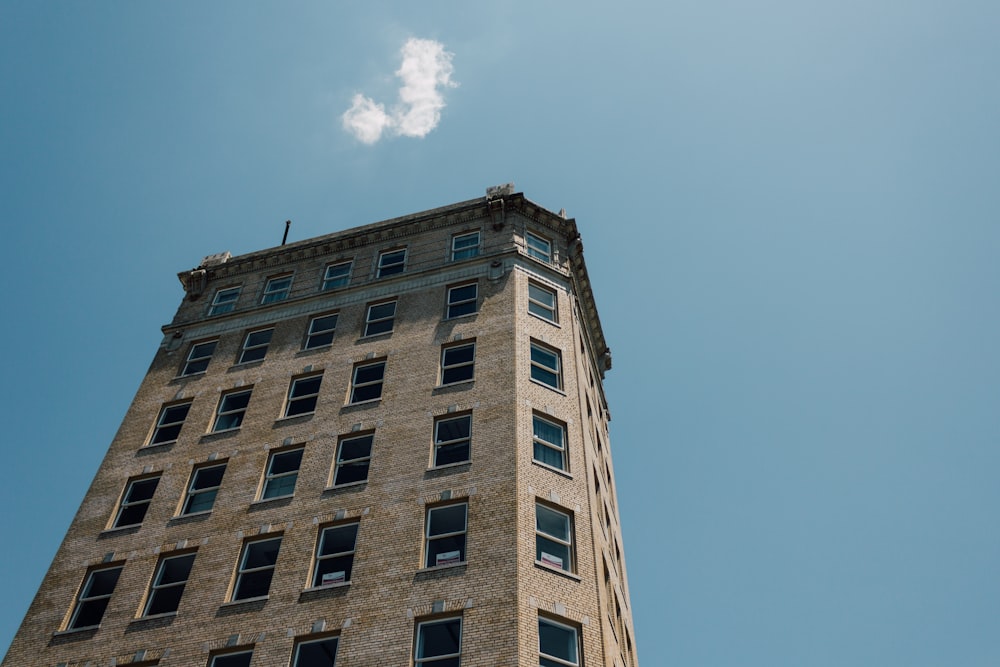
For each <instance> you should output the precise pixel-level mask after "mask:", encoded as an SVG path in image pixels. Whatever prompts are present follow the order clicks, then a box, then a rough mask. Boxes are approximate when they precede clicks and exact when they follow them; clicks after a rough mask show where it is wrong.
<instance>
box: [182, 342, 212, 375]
mask: <svg viewBox="0 0 1000 667" xmlns="http://www.w3.org/2000/svg"><path fill="white" fill-rule="evenodd" d="M218 344H219V341H217V340H210V341H206V342H204V343H194V344H193V345H192V346H191V349H190V350H189V351H188V356H187V361H185V362H184V370H182V371H181V375H197V374H198V373H204V372H205V369H206V368H208V362H209V361H211V360H212V354H213V353H214V352H215V346H216V345H218Z"/></svg>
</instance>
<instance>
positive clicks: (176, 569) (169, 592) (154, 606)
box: [145, 554, 194, 616]
mask: <svg viewBox="0 0 1000 667" xmlns="http://www.w3.org/2000/svg"><path fill="white" fill-rule="evenodd" d="M192 565H194V554H184V555H183V556H175V557H173V558H164V559H163V560H161V561H160V566H159V567H158V568H157V570H156V575H155V576H154V577H153V585H152V588H151V589H150V591H149V602H148V603H147V604H146V614H145V615H146V616H153V615H154V614H166V613H169V612H172V611H177V607H178V606H180V602H181V596H182V595H183V594H184V586H185V585H187V580H188V577H189V576H190V574H191V566H192Z"/></svg>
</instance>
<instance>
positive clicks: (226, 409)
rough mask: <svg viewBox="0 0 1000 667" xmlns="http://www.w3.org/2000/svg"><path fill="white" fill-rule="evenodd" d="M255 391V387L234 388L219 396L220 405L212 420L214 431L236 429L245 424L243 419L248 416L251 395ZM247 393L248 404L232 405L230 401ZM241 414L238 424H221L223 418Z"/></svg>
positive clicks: (221, 431)
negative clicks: (229, 403)
mask: <svg viewBox="0 0 1000 667" xmlns="http://www.w3.org/2000/svg"><path fill="white" fill-rule="evenodd" d="M252 393H253V388H250V389H242V388H241V389H234V390H233V391H227V392H224V393H223V394H222V395H221V396H219V405H218V407H217V408H216V409H215V419H214V420H213V421H212V433H223V432H225V431H235V430H236V429H238V428H241V427H242V426H243V420H244V419H245V418H246V416H247V408H249V407H250V395H251V394H252ZM244 395H246V397H247V400H246V405H243V406H242V407H240V406H239V405H238V404H237V407H230V406H229V405H228V401H229V400H230V399H233V398H236V397H242V396H244ZM236 415H239V417H238V421H237V424H236V425H235V426H221V424H222V421H223V419H226V420H228V419H231V418H233V417H235V416H236Z"/></svg>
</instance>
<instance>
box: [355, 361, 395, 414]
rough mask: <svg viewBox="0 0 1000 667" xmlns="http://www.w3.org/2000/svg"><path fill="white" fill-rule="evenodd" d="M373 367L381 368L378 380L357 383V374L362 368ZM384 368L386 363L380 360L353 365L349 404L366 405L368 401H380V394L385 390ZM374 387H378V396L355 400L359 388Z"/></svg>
mask: <svg viewBox="0 0 1000 667" xmlns="http://www.w3.org/2000/svg"><path fill="white" fill-rule="evenodd" d="M375 366H381V367H382V376H381V377H380V378H379V379H378V380H367V381H365V382H360V383H359V382H358V372H359V371H360V370H362V369H364V368H374V367H375ZM385 367H386V361H385V359H382V360H380V361H366V362H364V363H359V364H355V365H354V371H353V372H352V374H351V396H350V398H351V403H352V404H353V403H366V402H368V401H381V400H382V392H383V391H384V390H385ZM375 385H378V386H379V389H378V396H375V397H373V398H362V399H357V398H356V394H357V391H358V389H359V388H365V387H373V386H375Z"/></svg>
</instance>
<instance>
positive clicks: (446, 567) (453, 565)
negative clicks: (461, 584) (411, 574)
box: [417, 560, 469, 574]
mask: <svg viewBox="0 0 1000 667" xmlns="http://www.w3.org/2000/svg"><path fill="white" fill-rule="evenodd" d="M468 564H469V561H467V560H463V561H462V562H461V563H451V564H450V565H434V566H432V567H422V568H420V569H419V570H417V574H423V573H424V572H440V571H441V570H454V569H455V568H459V567H465V566H466V565H468Z"/></svg>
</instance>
